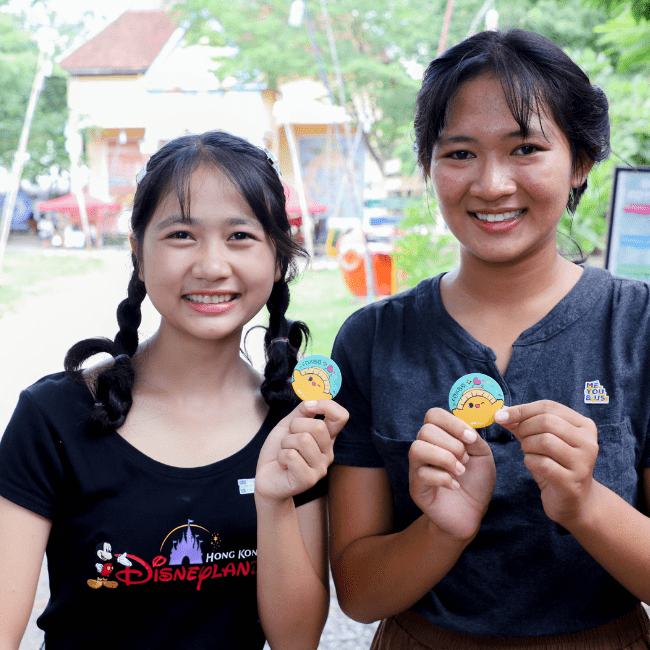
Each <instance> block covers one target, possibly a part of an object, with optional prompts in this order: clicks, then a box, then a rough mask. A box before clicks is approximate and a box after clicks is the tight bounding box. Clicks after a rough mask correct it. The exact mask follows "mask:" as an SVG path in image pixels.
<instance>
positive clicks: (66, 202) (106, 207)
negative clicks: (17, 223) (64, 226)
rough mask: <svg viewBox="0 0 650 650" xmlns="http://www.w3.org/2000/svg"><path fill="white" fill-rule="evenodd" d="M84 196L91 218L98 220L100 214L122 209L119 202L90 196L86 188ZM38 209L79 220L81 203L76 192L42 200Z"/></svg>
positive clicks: (112, 212)
mask: <svg viewBox="0 0 650 650" xmlns="http://www.w3.org/2000/svg"><path fill="white" fill-rule="evenodd" d="M83 196H84V201H85V203H86V212H87V213H88V218H89V219H92V218H94V220H95V221H96V220H97V216H98V215H99V216H100V217H101V216H104V215H106V214H114V213H117V212H119V211H120V210H121V209H122V206H121V205H120V204H119V203H106V202H105V201H100V200H99V199H96V198H94V197H92V196H90V194H88V192H87V191H86V190H84V193H83ZM38 209H39V210H40V211H41V212H60V213H62V214H67V215H68V216H70V217H76V218H77V220H78V219H79V203H78V202H77V197H76V196H75V195H74V194H66V195H65V196H60V197H59V198H58V199H51V200H50V201H41V202H40V203H39V204H38Z"/></svg>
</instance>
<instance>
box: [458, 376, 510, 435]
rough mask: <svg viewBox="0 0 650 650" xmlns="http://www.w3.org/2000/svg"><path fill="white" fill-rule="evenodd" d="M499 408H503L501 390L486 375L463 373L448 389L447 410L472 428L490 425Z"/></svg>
mask: <svg viewBox="0 0 650 650" xmlns="http://www.w3.org/2000/svg"><path fill="white" fill-rule="evenodd" d="M500 408H503V390H502V389H501V386H499V384H498V382H497V381H496V380H495V379H493V378H492V377H489V376H488V375H482V374H480V373H471V374H469V375H464V376H463V377H461V378H460V379H458V380H457V381H456V383H455V384H454V385H453V386H452V387H451V390H450V391H449V410H450V411H451V412H452V413H453V414H454V415H455V416H456V417H457V418H460V419H461V420H462V421H463V422H465V423H466V424H469V426H470V427H473V428H474V429H482V428H483V427H488V426H490V425H491V424H492V423H493V422H494V414H495V413H496V412H497V411H498V410H499V409H500Z"/></svg>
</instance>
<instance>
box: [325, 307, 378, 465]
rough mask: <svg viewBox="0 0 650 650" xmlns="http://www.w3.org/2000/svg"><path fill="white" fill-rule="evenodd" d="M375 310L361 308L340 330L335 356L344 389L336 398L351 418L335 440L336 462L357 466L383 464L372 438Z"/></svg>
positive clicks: (335, 343) (333, 354)
mask: <svg viewBox="0 0 650 650" xmlns="http://www.w3.org/2000/svg"><path fill="white" fill-rule="evenodd" d="M373 313H374V312H371V311H370V310H368V309H361V310H359V311H357V312H355V313H354V314H352V316H350V317H349V318H348V319H347V320H346V321H345V323H344V324H343V326H342V327H341V330H340V331H339V333H338V335H337V337H336V340H335V341H334V348H333V350H332V358H333V359H334V361H336V363H337V365H338V366H339V368H340V370H341V380H342V381H341V389H340V391H339V393H338V395H337V396H336V401H337V402H338V403H339V404H341V406H343V407H344V408H346V409H347V410H348V413H349V414H350V418H349V420H348V422H347V424H346V425H345V427H343V430H342V431H341V432H340V433H339V435H338V436H337V438H336V442H335V443H334V462H335V463H339V464H341V465H352V466H354V467H383V466H384V462H383V460H382V458H381V456H380V455H379V452H378V451H377V449H376V448H375V445H374V443H373V441H372V427H373V420H372V402H371V395H372V347H373V343H374V329H375V328H374V327H373V326H372V322H373V320H374V319H373Z"/></svg>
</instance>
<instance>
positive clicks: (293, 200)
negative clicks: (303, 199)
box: [282, 183, 327, 214]
mask: <svg viewBox="0 0 650 650" xmlns="http://www.w3.org/2000/svg"><path fill="white" fill-rule="evenodd" d="M282 184H283V185H284V195H285V196H286V197H287V212H288V213H289V214H302V210H301V209H300V201H299V200H298V192H297V191H296V190H295V189H294V188H293V187H291V186H290V185H287V184H286V183H282ZM307 212H309V214H320V213H322V212H327V206H326V205H323V204H322V203H319V202H318V201H314V200H313V199H310V198H309V197H307Z"/></svg>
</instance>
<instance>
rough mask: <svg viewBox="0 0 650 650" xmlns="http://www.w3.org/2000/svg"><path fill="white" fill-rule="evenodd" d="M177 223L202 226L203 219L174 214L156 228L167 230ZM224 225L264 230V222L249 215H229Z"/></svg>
mask: <svg viewBox="0 0 650 650" xmlns="http://www.w3.org/2000/svg"><path fill="white" fill-rule="evenodd" d="M177 224H180V225H184V226H200V225H201V220H200V219H194V218H192V217H190V218H189V219H183V217H181V215H180V214H172V215H170V216H169V217H166V218H165V219H163V220H162V221H160V222H159V223H158V224H156V230H165V228H169V227H170V226H174V225H177ZM223 225H225V226H226V227H237V226H248V227H250V228H255V229H257V230H264V228H263V227H262V224H261V223H260V222H259V221H258V220H257V219H255V218H253V217H247V216H241V217H227V218H226V219H224V220H223Z"/></svg>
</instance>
